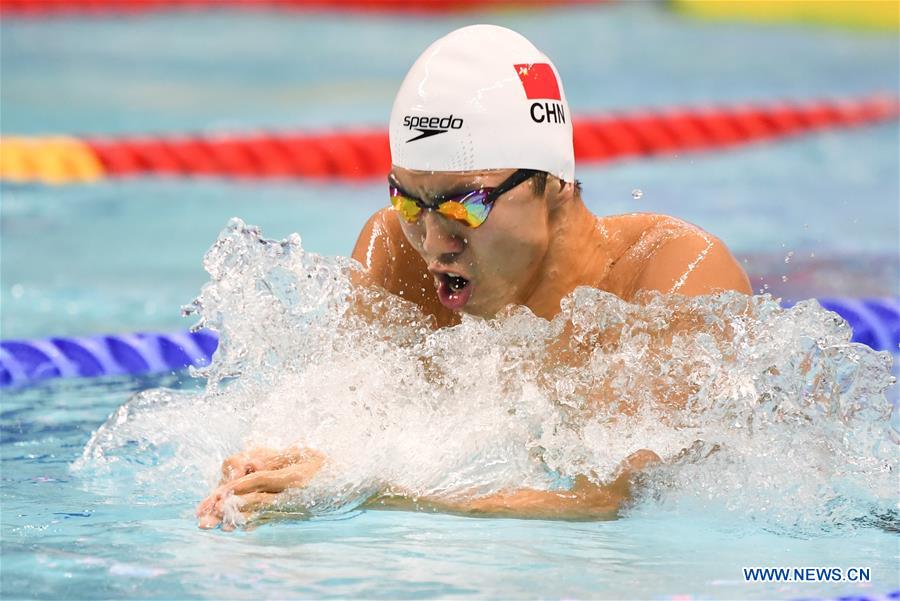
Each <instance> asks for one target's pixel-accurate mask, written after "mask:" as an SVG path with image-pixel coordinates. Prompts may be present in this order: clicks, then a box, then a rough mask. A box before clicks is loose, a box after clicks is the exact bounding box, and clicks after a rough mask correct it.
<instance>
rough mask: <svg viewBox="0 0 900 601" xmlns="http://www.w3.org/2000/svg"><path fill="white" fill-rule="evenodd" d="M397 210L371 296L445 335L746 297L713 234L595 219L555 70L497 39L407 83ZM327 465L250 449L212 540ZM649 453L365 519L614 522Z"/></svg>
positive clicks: (437, 63)
mask: <svg viewBox="0 0 900 601" xmlns="http://www.w3.org/2000/svg"><path fill="white" fill-rule="evenodd" d="M390 145H391V159H392V164H393V165H392V169H391V172H390V174H389V175H388V182H387V184H388V193H389V198H390V206H389V207H387V208H385V209H383V210H381V211H379V212H377V213H376V214H375V215H373V216H372V217H371V218H370V219H369V221H368V222H367V223H366V225H365V227H364V228H363V231H362V232H361V234H360V236H359V239H358V241H357V243H356V246H355V248H354V250H353V258H354V259H356V260H357V261H359V262H360V263H361V264H362V266H363V270H362V272H361V273H362V279H363V281H362V282H361V283H362V284H365V285H374V286H379V287H381V288H384V289H386V290H387V291H389V292H391V293H393V294H396V295H398V296H402V297H403V298H405V299H406V300H408V301H411V302H413V303H415V304H416V305H418V306H419V307H420V308H421V309H422V311H423V312H424V313H425V314H427V315H431V316H433V317H434V318H435V323H436V325H438V326H439V327H442V326H449V325H453V324H455V323H457V322H458V320H459V316H460V314H462V313H466V314H470V315H475V316H479V317H483V318H491V317H493V316H495V315H496V314H497V313H498V312H499V311H500V310H502V309H503V308H505V307H507V306H509V305H522V306H525V307H528V308H529V309H530V310H531V311H532V312H533V313H534V314H535V315H537V316H540V317H543V318H546V319H552V318H553V317H554V316H555V315H556V314H557V313H558V312H559V311H560V301H561V300H562V299H563V298H564V297H565V296H567V295H568V294H570V293H571V292H572V291H573V290H574V289H575V288H576V287H578V286H590V287H593V288H598V289H601V290H604V291H606V292H610V293H612V294H615V295H616V296H618V297H620V298H622V299H624V300H626V301H627V300H632V299H633V298H634V297H635V295H636V294H637V293H638V292H640V291H658V292H662V293H667V294H683V295H702V294H710V293H714V292H721V291H725V290H736V291H739V292H742V293H745V294H750V292H751V290H750V284H749V281H748V279H747V276H746V274H745V273H744V271H743V270H742V269H741V267H740V265H739V264H738V263H737V261H736V260H735V259H734V257H733V256H732V255H731V253H730V252H729V251H728V249H727V248H726V247H725V245H724V244H723V243H722V242H721V241H719V240H718V239H716V238H715V237H714V236H712V235H710V234H708V233H707V232H704V231H703V230H701V229H699V228H697V227H695V226H693V225H690V224H688V223H685V222H683V221H680V220H678V219H675V218H673V217H668V216H664V215H653V214H637V213H635V214H628V215H619V216H611V217H597V216H595V215H593V214H592V213H591V212H590V211H589V210H588V209H587V207H586V206H585V204H584V202H583V201H582V198H581V189H580V185H579V184H578V182H577V181H576V180H575V177H574V167H575V159H574V150H573V141H572V123H571V117H570V113H569V107H568V104H567V102H566V96H565V93H564V90H563V87H562V84H561V81H560V78H559V75H558V73H557V71H556V68H555V67H554V65H553V64H552V63H551V62H550V59H549V58H547V57H546V56H545V55H544V54H542V53H541V52H540V51H539V50H538V49H537V48H535V47H534V45H532V44H531V42H529V41H528V40H527V39H526V38H524V37H523V36H521V35H519V34H518V33H516V32H514V31H511V30H509V29H505V28H502V27H496V26H492V25H475V26H470V27H464V28H462V29H458V30H456V31H454V32H452V33H450V34H448V35H447V36H445V37H443V38H441V39H439V40H438V41H436V42H435V43H434V44H432V45H431V46H430V47H429V48H428V49H426V50H425V52H424V53H423V54H422V55H421V56H420V57H419V59H418V60H417V61H416V62H415V64H414V65H413V66H412V68H411V69H410V71H409V73H408V74H407V76H406V79H405V80H404V81H403V84H402V85H401V87H400V91H399V92H398V94H397V98H396V100H395V102H394V107H393V110H392V113H391V118H390ZM326 460H327V459H326V458H325V457H323V456H322V455H321V454H320V453H318V452H316V451H314V450H310V449H299V448H298V449H287V450H270V449H254V450H250V451H246V452H244V453H241V454H239V455H235V456H233V457H231V458H229V459H228V460H226V462H225V463H224V465H223V474H222V481H221V484H220V486H219V488H217V489H216V490H215V491H214V492H213V493H212V494H211V495H210V496H209V497H207V499H205V500H204V501H203V502H202V503H201V504H200V505H199V507H198V510H197V515H198V518H199V520H200V526H201V527H207V528H208V527H215V526H216V525H218V524H219V523H220V522H221V521H222V517H223V513H224V511H225V505H226V503H232V504H236V505H235V506H236V507H237V508H238V509H239V510H240V511H241V512H244V513H252V512H253V511H254V510H256V509H258V508H261V507H265V506H266V505H268V504H271V503H272V502H274V501H275V500H276V496H277V495H278V494H279V493H281V492H283V491H285V490H288V489H291V488H298V487H303V486H304V485H305V484H306V483H308V482H309V481H310V480H311V478H313V477H314V476H315V474H316V473H317V472H318V470H319V469H320V467H321V465H322V464H323V462H324V461H326ZM657 460H658V457H656V455H655V454H654V453H652V452H651V451H638V452H637V453H634V454H633V455H631V456H629V457H628V458H625V459H624V460H623V462H622V465H621V468H620V471H619V475H618V477H617V478H616V479H615V480H614V481H613V482H611V483H608V484H603V485H598V484H596V483H594V482H592V481H590V480H589V479H587V478H585V477H583V476H582V477H579V478H576V479H575V483H574V486H573V487H572V488H571V490H568V491H562V492H559V491H540V490H524V489H523V490H513V491H507V492H503V493H498V494H494V495H490V496H487V497H483V496H482V497H476V496H473V497H471V498H466V499H459V498H454V499H452V500H451V499H440V498H434V499H421V498H420V499H416V500H415V501H412V500H410V499H407V498H405V497H404V496H403V494H402V491H399V492H398V491H396V490H392V491H391V493H390V494H389V495H379V496H376V497H374V498H373V499H371V500H370V501H369V503H368V506H373V507H392V508H396V507H399V508H410V509H424V508H427V509H431V510H441V511H449V512H456V513H468V514H480V515H509V516H519V517H559V518H586V517H594V518H597V517H605V516H609V515H613V514H614V513H615V511H616V510H617V509H618V508H619V507H620V505H621V504H622V503H623V502H624V501H625V500H627V499H628V496H629V482H630V478H631V476H632V475H633V473H634V472H635V471H636V470H640V469H642V468H643V467H645V466H646V465H647V464H648V463H651V462H653V461H657Z"/></svg>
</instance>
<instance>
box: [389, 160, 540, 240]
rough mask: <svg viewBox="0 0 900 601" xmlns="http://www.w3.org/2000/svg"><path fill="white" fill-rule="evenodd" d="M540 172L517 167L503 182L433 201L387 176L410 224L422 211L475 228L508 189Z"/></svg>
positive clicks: (395, 200)
mask: <svg viewBox="0 0 900 601" xmlns="http://www.w3.org/2000/svg"><path fill="white" fill-rule="evenodd" d="M537 173H539V171H537V170H535V169H518V170H517V171H515V172H514V173H513V174H512V175H510V176H509V177H508V178H506V179H505V180H503V182H501V183H500V185H498V186H496V187H494V188H479V189H478V190H472V191H471V192H465V193H463V194H459V195H456V196H450V197H438V198H437V199H436V201H435V202H434V203H426V202H425V201H423V200H421V199H419V198H416V197H415V196H412V195H410V194H409V193H407V192H405V191H404V190H402V189H401V188H400V187H399V186H397V182H396V181H395V180H394V178H393V177H392V176H390V175H389V176H388V184H389V190H390V194H391V205H392V206H393V207H394V209H395V210H396V211H397V212H398V213H400V216H401V217H402V218H403V219H404V221H406V222H407V223H415V222H417V221H418V220H419V215H421V214H422V210H423V209H425V210H429V211H437V212H438V213H440V214H441V215H443V216H445V217H449V218H450V219H455V220H456V221H459V222H461V223H464V224H465V225H467V226H469V227H471V228H476V227H479V226H480V225H481V224H483V223H484V222H485V221H486V220H487V218H488V215H490V214H491V209H492V208H494V202H496V200H497V199H498V198H500V196H501V195H502V194H504V193H506V192H509V191H510V190H512V189H513V188H515V187H516V186H518V185H519V184H521V183H522V182H524V181H525V180H527V179H529V178H530V177H532V176H534V175H535V174H537Z"/></svg>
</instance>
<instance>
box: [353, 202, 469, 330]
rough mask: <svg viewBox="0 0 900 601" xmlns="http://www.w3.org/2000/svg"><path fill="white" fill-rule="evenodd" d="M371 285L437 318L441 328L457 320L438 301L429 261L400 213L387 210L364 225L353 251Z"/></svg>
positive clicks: (375, 215) (378, 213)
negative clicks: (402, 223)
mask: <svg viewBox="0 0 900 601" xmlns="http://www.w3.org/2000/svg"><path fill="white" fill-rule="evenodd" d="M352 256H353V258H354V259H356V260H357V261H359V262H360V263H361V264H362V266H363V271H364V273H365V275H366V278H367V280H368V283H369V284H374V285H376V286H380V287H382V288H384V289H385V290H387V291H388V292H391V293H392V294H396V295H397V296H400V297H402V298H404V299H406V300H408V301H411V302H413V303H416V304H417V305H419V307H421V309H422V310H423V311H424V312H425V313H427V314H429V315H434V316H435V318H436V320H437V323H438V324H439V325H448V324H451V323H455V322H456V321H457V319H456V317H455V316H454V315H453V314H452V313H451V312H449V311H448V310H447V309H445V308H444V307H443V306H442V305H441V304H440V302H439V301H438V300H437V295H436V294H435V292H434V283H433V278H432V276H431V275H430V274H429V273H428V269H427V266H426V265H425V261H423V260H422V257H420V256H419V253H417V252H416V251H415V249H414V248H413V247H412V245H410V244H409V242H408V241H407V239H406V236H405V235H404V233H403V229H402V228H401V227H400V222H399V221H398V219H397V213H396V211H393V210H392V209H389V208H384V209H381V210H379V211H378V212H376V213H375V214H374V215H372V216H371V217H370V218H369V220H368V221H367V222H366V224H365V225H364V226H363V229H362V231H361V232H360V234H359V238H358V239H357V241H356V246H355V247H354V248H353V255H352Z"/></svg>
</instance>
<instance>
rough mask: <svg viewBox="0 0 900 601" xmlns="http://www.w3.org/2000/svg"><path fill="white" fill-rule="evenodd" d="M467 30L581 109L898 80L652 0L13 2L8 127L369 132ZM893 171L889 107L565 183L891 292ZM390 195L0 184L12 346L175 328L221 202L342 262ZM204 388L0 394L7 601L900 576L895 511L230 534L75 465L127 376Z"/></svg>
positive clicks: (795, 277)
mask: <svg viewBox="0 0 900 601" xmlns="http://www.w3.org/2000/svg"><path fill="white" fill-rule="evenodd" d="M477 21H488V22H495V23H499V24H504V25H507V26H510V27H513V28H515V29H518V30H520V31H522V32H523V33H525V34H526V35H528V36H529V37H531V38H532V39H533V40H534V42H535V43H536V44H537V45H538V46H539V47H541V48H543V49H544V50H545V51H546V52H547V54H548V55H549V56H550V57H551V58H553V60H554V62H555V63H556V64H557V66H558V68H559V70H560V72H561V74H562V76H563V78H564V82H565V84H566V90H567V94H568V97H569V100H570V103H571V105H572V112H573V113H575V114H578V113H584V112H588V111H600V110H609V109H627V108H632V107H653V106H660V107H663V106H670V105H672V104H684V105H695V104H702V103H706V102H742V101H747V100H771V99H776V98H800V99H803V98H816V97H823V96H825V97H835V96H852V95H855V94H869V93H872V92H873V91H879V90H887V91H896V90H897V89H898V87H900V82H898V77H900V75H898V73H900V64H898V63H900V56H898V53H897V38H896V37H895V36H891V35H886V34H866V35H863V34H859V33H852V32H845V31H841V30H825V29H815V28H807V27H799V26H782V27H760V26H753V25H741V24H721V23H717V24H706V23H701V22H694V21H690V20H686V19H682V18H680V17H677V16H674V15H671V14H669V13H667V12H666V11H665V10H663V9H662V8H661V7H659V6H656V5H650V4H644V5H625V6H620V7H603V8H602V9H588V8H582V9H568V10H562V11H555V12H509V13H488V14H474V15H469V16H465V17H452V18H446V19H439V20H431V19H419V18H408V17H398V16H375V17H372V16H367V17H365V18H360V17H352V16H347V15H341V16H333V15H328V14H302V15H290V14H280V13H279V14H270V13H265V12H263V13H243V12H242V13H239V14H230V13H227V12H224V13H216V14H211V15H206V14H202V13H192V14H191V13H189V14H181V15H169V14H160V15H151V16H143V17H135V18H126V19H109V18H91V19H85V20H81V19H54V20H52V21H16V20H13V19H4V21H3V22H2V23H0V45H2V51H3V52H2V53H0V55H2V58H0V61H2V65H0V66H2V73H3V86H2V89H0V100H2V109H3V120H2V124H0V129H2V133H3V134H4V135H10V134H38V133H79V134H94V133H108V134H121V133H146V132H182V131H194V132H196V131H222V130H229V129H230V130H238V131H247V130H252V129H254V128H275V129H281V128H288V127H294V128H307V127H323V126H335V125H347V126H354V125H383V124H384V122H385V120H386V118H387V115H388V112H389V110H390V103H391V100H392V98H393V94H394V92H395V90H396V87H397V86H398V85H399V81H400V79H401V78H402V76H403V74H404V72H405V69H406V68H407V67H408V66H409V64H410V63H411V61H412V60H413V59H414V58H415V56H416V55H417V54H418V52H419V51H421V49H422V48H424V47H425V46H426V45H427V44H428V43H429V42H430V41H431V40H433V39H434V38H436V37H437V36H439V35H440V34H442V33H444V32H446V31H449V30H450V29H453V28H454V27H456V26H459V25H463V24H466V23H470V22H477ZM788 59H789V60H788ZM63 100H64V103H63ZM897 164H898V129H897V126H896V124H895V123H890V124H885V125H880V126H875V127H868V128H863V129H859V130H848V131H834V132H824V133H821V134H817V135H813V136H808V137H802V138H797V139H795V140H791V141H787V142H779V143H776V144H771V145H758V146H752V147H746V148H738V149H735V150H733V151H729V152H727V153H721V154H716V155H708V154H698V155H688V154H685V155H683V156H680V157H678V158H676V159H669V160H651V161H636V162H627V163H626V162H623V163H618V164H613V165H607V166H589V165H584V166H579V167H578V170H577V172H578V177H579V178H580V179H582V180H583V182H584V186H585V191H586V192H585V196H586V199H587V202H588V204H589V206H590V207H591V208H592V210H594V211H595V212H598V213H619V212H623V211H632V210H642V211H660V212H665V213H670V214H674V215H677V216H679V217H682V218H685V219H687V220H689V221H692V222H694V223H696V224H698V225H700V226H702V227H704V228H706V229H708V230H710V231H712V232H714V233H715V234H716V235H718V236H719V237H721V238H722V239H723V240H725V241H726V242H727V243H728V244H729V246H730V247H731V248H732V249H733V250H734V251H735V253H736V254H737V255H738V256H739V258H741V259H742V260H746V266H747V269H748V271H749V272H750V273H751V274H752V275H753V286H754V289H761V288H763V287H764V286H768V291H770V292H772V293H774V294H776V295H782V296H785V297H793V298H794V299H800V298H809V297H815V296H826V295H836V296H841V295H843V296H892V295H896V294H897V291H898V288H900V274H898V270H900V259H898V254H897V250H898V239H900V206H898V202H897V199H898V197H900V183H898V181H900V176H898V172H897ZM634 189H641V190H642V192H643V194H642V196H641V198H640V199H639V200H635V199H634V198H633V197H632V190H634ZM384 204H385V199H384V189H383V183H381V182H372V183H363V184H359V185H347V184H344V183H340V182H327V183H322V182H320V183H309V182H289V181H275V182H262V181H242V182H232V181H220V180H212V179H209V180H194V181H181V180H166V179H136V180H126V181H113V182H103V183H99V184H91V185H85V186H67V187H60V188H48V187H42V186H32V185H11V184H7V183H4V184H2V185H0V217H2V222H0V260H2V276H0V277H2V286H0V302H2V307H3V311H2V323H0V329H2V337H3V338H11V337H31V336H47V335H54V334H72V335H76V334H92V333H103V332H125V331H134V330H139V329H146V330H157V329H161V330H165V329H181V328H184V327H187V326H188V325H190V321H188V320H184V319H183V318H181V317H180V316H179V313H178V307H179V306H180V305H182V304H185V303H187V302H189V301H190V300H191V299H192V298H193V297H194V296H195V295H196V294H197V291H198V290H199V288H200V286H201V284H202V283H203V282H204V281H205V280H206V276H205V274H204V273H203V270H202V268H201V265H200V260H201V257H202V255H203V253H204V251H205V250H206V249H207V248H208V247H209V245H210V244H211V243H212V242H213V240H214V239H215V236H216V234H217V232H218V231H219V230H221V229H222V228H223V227H224V226H225V223H226V222H227V220H228V218H229V217H231V216H233V215H239V216H241V217H242V218H243V219H244V220H245V221H247V222H249V223H255V224H258V225H261V226H262V227H263V230H264V232H265V233H266V235H268V236H270V237H283V236H286V235H288V234H289V233H290V232H293V231H298V232H300V234H301V236H302V237H303V241H304V246H305V247H306V248H309V249H311V250H313V251H316V252H319V253H322V254H326V255H336V254H342V255H346V254H347V253H348V252H349V250H350V248H351V247H352V244H353V242H354V240H355V235H356V233H357V232H358V231H359V228H360V226H361V225H362V223H363V222H364V221H365V219H366V218H367V217H368V216H369V215H370V214H371V213H372V212H374V211H375V210H377V209H378V208H380V207H381V206H383V205H384ZM790 253H793V254H790ZM785 259H788V260H787V261H785ZM783 276H784V277H785V278H786V280H784V279H783ZM201 385H202V382H195V381H193V380H191V379H190V378H189V377H188V376H187V375H186V374H178V375H171V376H163V377H154V378H112V379H100V380H89V381H69V382H51V383H47V384H43V385H40V386H37V387H34V388H30V389H26V390H18V391H4V392H3V393H2V394H3V398H2V407H0V427H2V445H0V453H2V455H0V457H2V467H3V470H2V471H3V473H2V480H3V487H2V492H0V503H2V516H0V522H2V538H0V543H2V551H3V562H2V568H0V587H2V591H3V595H4V597H9V598H17V597H25V596H27V597H36V598H92V599H93V598H122V597H142V598H160V599H171V598H187V597H203V598H223V597H228V598H261V597H269V598H271V597H317V598H318V597H321V598H338V597H364V598H419V597H442V598H448V597H470V598H482V597H501V598H530V597H558V598H563V597H569V598H595V597H605V598H629V597H641V598H672V597H674V596H676V595H680V594H685V595H690V596H692V597H695V598H698V597H702V598H706V597H714V598H772V597H779V598H783V597H787V598H796V597H810V596H836V595H839V594H843V593H848V592H863V593H865V592H886V591H888V590H893V589H896V588H898V587H900V576H898V548H897V537H896V517H895V516H894V517H893V518H891V517H890V516H889V517H888V519H887V520H886V522H885V523H882V524H881V525H880V526H878V525H877V524H875V525H872V524H870V525H867V526H862V527H859V528H855V529H844V530H840V531H834V532H820V533H817V534H816V535H797V534H793V535H792V534H790V533H788V534H785V533H777V532H771V531H769V530H767V529H766V528H760V527H759V526H758V525H754V524H752V523H744V522H743V521H742V519H741V516H740V515H734V514H733V513H730V512H729V511H728V510H727V508H726V507H722V508H721V511H720V512H718V513H717V512H708V511H704V512H703V513H700V512H699V511H691V509H690V508H684V507H681V508H679V509H677V510H675V509H669V510H665V509H662V508H659V507H655V506H653V505H652V504H649V505H647V506H646V507H644V508H642V507H638V508H636V509H635V510H634V512H633V513H631V514H630V515H629V516H628V517H626V518H624V519H620V520H617V521H614V522H598V523H567V522H562V523H560V522H545V521H519V520H479V519H467V518H459V517H452V516H442V515H423V514H411V513H399V512H361V513H356V514H350V515H344V516H342V517H341V519H330V520H329V519H322V520H314V521H309V522H282V523H277V524H269V525H263V526H261V527H259V528H257V529H255V530H251V531H247V532H237V533H233V534H230V535H224V534H222V533H220V532H218V531H215V532H202V531H198V530H197V529H196V528H195V525H194V521H193V519H192V512H193V505H194V503H195V502H196V501H197V500H198V498H197V496H198V495H197V493H196V492H195V489H196V488H197V487H196V486H183V485H181V486H177V485H173V488H172V490H170V491H160V494H159V495H146V496H142V495H135V494H134V488H133V487H132V484H133V483H131V482H128V481H127V480H122V479H112V480H108V481H104V480H103V479H102V478H95V477H87V476H85V475H84V474H78V473H73V472H72V471H71V470H70V469H69V466H70V464H71V463H72V462H73V461H74V460H75V459H76V458H77V457H79V456H80V454H81V449H82V448H83V446H84V444H85V443H86V441H87V440H88V438H89V436H90V434H91V433H92V432H93V431H94V430H96V428H97V427H98V426H99V425H100V424H102V423H103V422H104V420H105V419H106V417H107V416H108V415H109V414H110V413H112V412H113V411H114V410H115V409H116V407H118V406H119V405H121V404H122V403H123V402H125V401H126V400H127V398H128V397H129V396H130V395H131V394H132V393H134V392H136V391H139V390H143V389H146V388H151V387H157V386H172V387H175V388H188V389H194V388H198V387H200V386H201ZM753 565H761V566H774V565H797V566H806V565H822V566H826V565H836V566H841V567H851V566H865V567H871V569H872V574H873V582H872V583H871V584H870V585H869V586H868V587H865V586H862V585H859V584H850V583H841V584H827V583H817V584H813V583H805V584H793V585H774V584H767V585H763V584H747V583H744V582H743V578H742V575H741V573H740V568H741V567H744V566H753Z"/></svg>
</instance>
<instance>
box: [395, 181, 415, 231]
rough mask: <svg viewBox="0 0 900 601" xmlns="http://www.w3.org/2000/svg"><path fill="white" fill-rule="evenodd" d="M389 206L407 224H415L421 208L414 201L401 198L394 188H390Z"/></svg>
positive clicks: (404, 197)
mask: <svg viewBox="0 0 900 601" xmlns="http://www.w3.org/2000/svg"><path fill="white" fill-rule="evenodd" d="M391 206H393V207H394V210H396V211H397V212H398V213H400V216H401V217H403V219H404V220H406V222H407V223H415V222H416V221H417V220H418V219H419V214H420V213H421V212H422V208H421V207H420V206H419V205H418V204H417V203H416V201H415V200H413V199H412V198H409V197H408V196H403V195H402V194H401V193H400V192H399V191H398V190H397V189H396V188H391Z"/></svg>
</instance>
